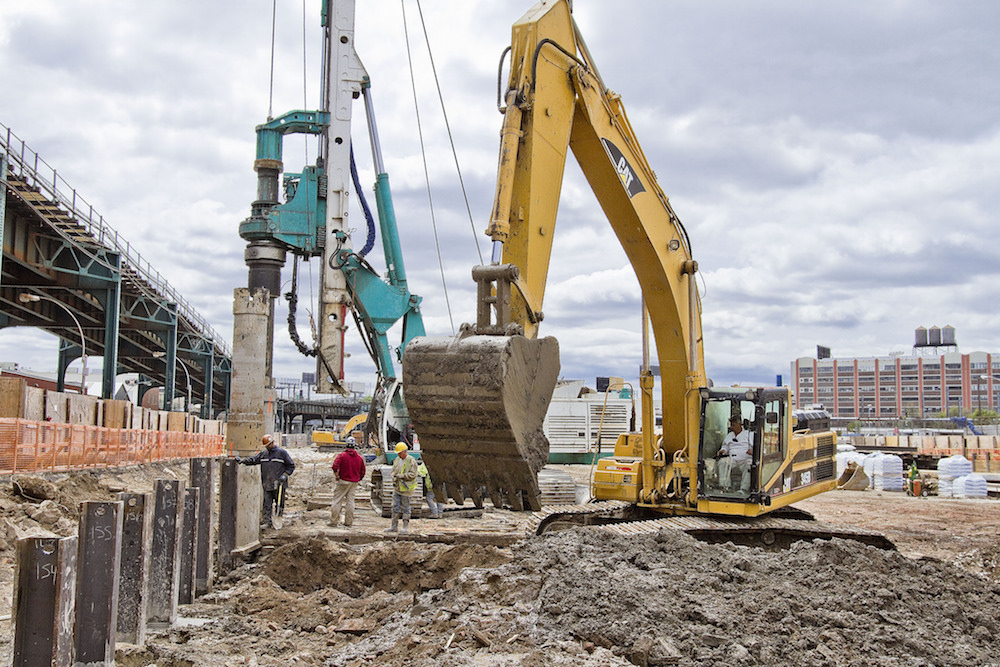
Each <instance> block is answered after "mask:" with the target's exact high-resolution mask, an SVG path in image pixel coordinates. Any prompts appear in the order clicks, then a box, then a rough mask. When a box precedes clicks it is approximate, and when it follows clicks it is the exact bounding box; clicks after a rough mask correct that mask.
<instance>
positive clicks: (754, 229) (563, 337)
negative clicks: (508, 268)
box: [0, 0, 1000, 384]
mask: <svg viewBox="0 0 1000 667" xmlns="http://www.w3.org/2000/svg"><path fill="white" fill-rule="evenodd" d="M318 4H319V3H318V2H317V1H316V0H306V2H305V13H306V16H305V37H306V45H305V51H306V57H307V63H308V64H307V66H306V68H305V70H304V69H303V3H302V2H301V1H299V0H296V1H294V2H293V1H291V0H278V3H277V12H278V16H277V31H276V32H277V36H276V53H275V58H274V62H275V79H274V94H273V101H270V102H269V68H270V54H271V49H270V41H271V10H272V3H271V2H270V1H263V0H242V1H240V2H235V1H228V2H201V1H198V2H196V1H194V0H173V1H171V2H162V3H149V2H133V1H131V0H103V1H93V2H75V3H68V2H58V1H57V0H32V2H22V1H21V0H0V90H3V95H2V96H0V122H2V123H3V124H4V125H7V126H9V127H10V128H11V129H12V131H13V132H14V133H15V134H16V135H17V136H18V137H20V138H22V139H23V140H24V141H25V142H26V143H27V144H28V145H29V146H30V147H31V148H33V149H34V150H36V151H37V152H38V153H39V154H40V155H41V157H42V158H43V159H44V160H46V161H47V162H48V163H49V164H51V165H53V166H54V167H56V168H57V169H58V170H59V173H60V175H61V176H62V177H63V178H65V179H66V180H67V181H68V182H69V183H71V184H72V185H73V186H74V187H76V188H77V190H78V191H79V193H80V195H81V196H82V197H83V198H85V199H86V200H87V201H89V202H90V203H92V204H93V205H94V208H95V210H97V211H99V212H100V213H101V214H102V215H103V216H104V218H105V220H107V221H108V222H109V223H110V224H111V225H112V226H113V227H115V228H116V229H117V230H118V231H119V232H120V233H121V234H122V235H123V236H124V237H125V238H126V239H128V240H129V241H130V242H131V243H132V244H133V245H134V246H136V247H137V248H138V249H139V252H140V253H141V254H142V255H143V257H144V258H146V259H148V260H149V261H150V262H151V263H152V265H153V266H154V267H155V268H156V269H157V270H158V271H160V272H161V273H162V274H164V275H165V276H166V277H167V278H168V279H169V280H170V281H171V283H172V284H173V285H174V286H175V287H176V288H177V289H178V290H179V291H180V292H181V293H182V294H184V295H185V297H186V298H187V300H188V301H190V302H191V303H192V304H194V306H195V307H196V308H197V309H198V310H199V311H200V312H201V313H202V314H203V315H204V316H205V317H206V318H207V319H208V320H209V321H210V322H211V324H212V326H213V327H214V328H215V329H216V330H217V331H218V332H219V333H220V334H222V335H223V336H224V337H225V338H226V339H227V340H231V335H232V314H231V307H232V292H233V289H234V288H235V287H237V286H240V285H245V282H246V267H245V265H244V264H243V248H244V246H245V243H244V242H243V241H242V240H241V239H240V238H239V236H238V234H237V227H238V225H239V223H240V221H242V220H243V219H244V218H246V217H247V216H248V215H249V212H250V203H251V201H252V200H253V199H254V195H255V188H256V177H255V174H254V172H253V160H254V138H255V136H254V126H255V125H257V124H259V123H261V122H263V121H264V120H265V119H266V117H267V114H268V109H269V106H272V107H273V111H274V115H279V114H281V113H283V112H285V111H288V110H291V109H297V108H302V107H303V106H307V107H309V108H316V107H317V106H318V97H319V69H318V63H319V55H320V54H319V51H320V41H319V39H320V29H319V27H318ZM358 4H359V7H358V12H357V22H356V44H357V49H358V52H359V54H360V56H361V58H362V60H363V62H364V64H365V66H366V68H367V70H368V72H369V75H370V76H371V80H372V85H373V94H374V100H375V108H376V113H377V115H378V121H379V129H380V135H381V141H382V147H383V153H384V157H385V160H386V166H387V169H388V172H389V175H390V180H391V184H392V188H393V194H394V199H395V207H396V212H397V216H398V218H399V224H400V235H401V239H402V244H403V252H404V256H405V261H406V268H407V272H408V276H409V279H410V287H411V290H412V291H413V292H415V293H417V294H420V295H421V296H422V297H423V299H424V301H423V303H424V310H423V313H424V318H425V324H426V326H427V329H428V333H430V334H435V335H448V334H450V333H452V322H454V326H456V327H457V326H458V325H459V324H460V323H461V322H464V321H470V320H472V319H473V318H474V315H475V296H474V295H475V292H474V285H473V283H472V280H471V277H470V268H471V267H472V266H473V265H474V264H477V263H478V262H479V257H478V254H477V251H476V244H477V243H478V244H479V246H480V247H481V248H482V252H483V253H484V254H485V255H486V256H487V258H488V253H489V250H488V247H489V246H488V240H487V239H486V238H485V237H484V236H482V234H481V231H482V230H483V229H484V228H485V226H486V223H487V217H488V214H489V211H490V207H491V204H492V197H493V189H494V183H495V177H496V174H495V166H496V156H497V147H498V141H499V139H498V137H499V128H500V122H501V117H500V115H499V114H498V112H497V110H496V76H497V64H498V61H499V57H500V54H501V51H502V50H503V48H504V47H505V46H506V45H508V44H509V43H510V24H511V23H512V22H513V21H514V20H516V19H517V18H518V17H519V16H520V15H521V14H522V13H523V12H524V11H525V10H526V9H527V8H528V7H529V6H530V2H528V1H526V0H525V1H523V2H521V1H505V2H496V1H495V0H494V1H490V2H486V1H481V2H471V1H469V0H424V2H422V3H421V6H422V10H423V17H424V19H425V21H426V30H427V34H428V35H429V39H430V47H431V49H432V53H433V57H434V61H435V63H436V65H437V68H438V75H439V77H440V81H441V85H442V94H443V98H444V103H445V106H446V109H447V112H448V118H449V121H450V123H451V130H452V134H453V138H454V142H455V145H456V148H457V152H458V162H459V164H460V166H461V168H462V177H463V179H464V182H465V185H466V189H467V196H468V200H469V205H470V207H471V211H472V216H473V222H472V223H470V220H469V216H468V213H467V212H466V207H465V203H464V200H463V196H462V192H461V189H460V186H459V179H458V176H457V174H456V170H455V166H454V160H453V158H452V157H451V153H450V148H449V143H448V136H447V134H446V132H445V129H444V123H443V120H442V114H441V109H440V105H439V103H438V97H437V92H436V90H435V88H434V85H433V79H432V77H431V75H430V70H429V66H428V56H427V44H426V43H425V41H424V37H423V31H422V28H421V24H420V17H419V15H418V12H417V4H416V2H415V1H414V0H404V2H403V3H402V4H403V5H405V7H406V12H407V21H408V25H409V30H410V46H411V49H412V51H413V57H414V68H415V75H416V79H417V89H418V92H417V98H418V103H419V116H420V119H421V121H422V134H423V139H424V144H425V146H426V150H427V164H428V168H429V171H430V178H431V186H430V189H431V193H430V194H431V199H432V200H433V204H434V209H433V218H434V220H435V221H436V225H437V233H438V236H439V238H440V240H441V252H442V255H441V262H442V263H443V266H444V273H445V278H446V285H447V293H448V297H449V298H448V301H449V302H450V309H451V313H450V315H449V310H448V307H447V305H446V301H445V298H444V289H443V288H442V281H441V271H440V268H439V260H438V254H437V251H436V250H435V246H434V243H433V237H434V234H433V229H432V226H431V220H432V216H431V208H430V206H429V204H428V200H429V198H428V193H427V187H426V183H425V180H424V168H423V164H424V160H423V158H422V157H421V152H420V141H419V136H420V132H419V131H418V125H417V122H416V115H417V114H416V113H415V111H414V99H413V93H412V90H411V82H410V74H409V65H408V60H407V53H406V47H405V44H406V41H405V38H404V31H403V14H402V8H401V3H400V2H399V1H397V0H364V1H363V2H359V3H358ZM574 5H575V10H574V12H575V16H576V19H577V22H578V23H579V25H580V28H581V31H582V32H583V34H584V37H585V39H586V41H587V44H588V46H589V47H590V50H591V53H592V54H593V56H594V58H595V60H596V62H597V65H598V67H599V69H600V72H601V74H602V76H603V78H604V80H605V83H606V84H607V85H608V86H609V87H610V88H611V89H613V90H614V91H616V92H617V93H619V94H620V95H621V96H622V98H623V100H624V103H625V106H626V109H627V111H628V113H629V117H630V120H631V122H632V125H633V126H634V127H635V130H636V133H637V134H638V136H639V139H640V141H641V143H642V146H643V148H644V150H645V152H646V155H647V157H648V159H649V162H650V163H651V165H652V166H653V168H654V169H655V170H656V173H657V176H658V178H659V181H660V184H661V186H662V188H663V190H664V191H665V192H666V193H667V194H668V195H669V196H670V198H671V201H672V203H673V206H674V208H675V210H676V211H677V213H678V214H679V216H680V217H681V220H682V221H683V222H684V224H685V226H686V227H687V230H688V233H689V235H690V237H691V242H692V246H693V251H694V257H695V259H697V260H698V262H699V265H700V269H701V279H702V303H703V308H704V315H703V323H704V340H705V354H706V368H707V370H708V373H709V375H710V376H711V377H712V378H713V379H714V380H715V382H716V384H732V383H747V384H772V383H774V381H775V375H776V374H778V373H781V374H785V375H787V373H788V365H789V362H790V361H791V360H793V359H795V358H796V357H799V356H807V355H809V356H811V355H813V354H815V347H816V345H817V344H822V345H827V346H830V347H831V348H832V349H833V353H834V356H855V355H859V356H863V355H880V354H888V353H890V352H905V353H909V352H910V350H911V347H912V344H913V330H914V329H915V328H916V327H918V326H921V325H922V326H927V327H929V326H931V325H939V326H944V325H946V324H950V325H952V326H954V327H956V329H957V339H958V343H959V345H960V349H961V350H962V351H965V352H970V351H973V350H984V351H988V352H996V351H998V350H1000V345H998V344H997V333H996V332H997V331H998V328H1000V312H998V310H997V308H996V305H995V304H996V301H997V299H996V296H997V293H998V288H997V285H998V284H1000V261H998V258H1000V225H998V224H997V213H996V212H997V211H998V210H1000V194H998V193H1000V188H998V186H997V184H998V181H1000V178H998V177H1000V78H998V76H997V73H998V72H1000V46H998V40H997V35H998V34H1000V3H997V2H995V0H983V1H978V2H977V1H961V2H929V1H917V0H894V1H885V2H875V3H873V2H862V1H844V2H836V3H815V2H810V3H801V2H792V1H790V0H789V1H785V2H767V1H761V2H752V3H749V2H742V1H737V0H733V1H728V2H727V1H716V2H710V3H708V2H696V1H693V0H691V1H676V2H654V1H652V0H647V1H640V0H617V1H616V2H606V1H601V0H576V2H575V3H574ZM303 83H305V85H306V91H305V94H304V93H303ZM304 100H305V101H304ZM354 138H355V142H356V144H357V146H358V150H356V153H357V158H358V161H359V167H360V169H361V179H362V182H363V183H364V184H365V188H366V190H367V191H368V192H367V193H366V194H369V196H370V185H371V183H373V181H374V171H373V169H372V167H371V153H370V150H369V149H368V145H367V141H368V140H367V132H366V130H365V127H364V117H363V109H362V107H361V105H360V104H359V105H356V106H355V133H354ZM286 146H287V148H286V153H285V167H286V169H287V170H289V171H299V170H300V168H301V165H302V160H303V159H304V157H303V156H304V153H305V152H306V151H307V150H308V158H309V160H310V161H312V160H313V159H314V158H315V152H316V151H315V144H314V143H311V144H309V145H308V149H306V148H305V146H306V145H305V142H304V140H303V139H301V138H296V139H291V140H288V141H286ZM571 162H572V160H571ZM560 213H561V215H560V221H559V224H558V227H557V233H556V239H555V248H554V251H553V262H552V267H551V270H550V274H549V283H548V290H547V294H546V301H545V305H544V311H545V314H546V320H545V323H544V325H543V329H542V332H543V334H546V335H554V336H556V337H557V338H558V339H559V340H560V345H561V350H562V368H563V370H562V374H563V376H564V377H566V378H580V379H586V380H587V381H588V382H589V383H593V381H594V377H595V376H601V375H621V376H625V377H628V378H632V377H635V376H636V374H637V369H638V367H639V363H640V354H641V348H640V333H639V321H640V319H639V318H640V307H639V288H638V284H637V282H636V280H635V277H634V275H633V273H632V271H631V268H630V267H629V265H628V262H627V260H626V258H625V255H624V253H623V252H622V251H621V250H620V249H619V247H618V244H617V241H616V240H615V237H614V235H613V233H612V231H611V228H610V226H609V225H608V224H607V222H606V220H605V219H604V217H603V214H602V212H601V210H600V208H599V206H598V204H597V202H596V200H595V199H594V197H593V195H592V194H590V192H589V189H588V187H587V185H586V182H585V181H584V179H583V177H582V175H581V173H580V172H579V169H578V168H577V167H576V166H575V164H571V165H570V166H569V168H568V171H567V179H566V181H565V183H564V189H563V195H562V205H561V209H560ZM353 215H354V219H355V220H356V221H360V220H361V219H362V218H361V216H360V214H359V213H354V214H353ZM358 224H360V223H358ZM473 227H474V228H475V230H476V232H477V233H476V234H474V233H473ZM362 244H363V239H359V240H358V241H356V244H355V245H356V246H360V245H362ZM377 248H378V246H377ZM370 259H371V261H372V263H373V264H375V265H376V266H378V267H381V264H380V258H379V257H378V253H377V252H375V253H373V255H372V256H371V257H370ZM312 264H313V266H312V267H311V275H312V277H313V280H314V281H315V280H316V279H317V278H318V265H317V264H316V262H315V261H314V262H313V263H312ZM286 274H287V275H286V278H287V277H290V265H289V266H286ZM309 275H310V269H309V268H306V267H304V268H303V269H302V276H303V277H308V276H309ZM316 294H317V291H316V288H312V289H310V287H309V285H308V284H306V283H305V282H303V284H301V285H300V298H301V301H300V311H302V312H303V313H304V312H305V311H306V310H308V308H309V307H308V303H309V301H310V299H311V300H312V301H313V302H315V299H316ZM313 308H315V306H314V307H313ZM285 312H286V311H285V306H284V303H283V302H281V305H280V306H279V316H278V319H279V322H283V321H284V317H285ZM300 322H301V333H302V334H303V337H304V338H306V339H307V340H308V338H309V336H308V321H307V319H306V318H305V316H303V317H301V318H300ZM276 339H277V340H278V341H279V342H278V347H277V350H276V365H275V375H276V376H278V377H289V378H291V377H299V376H300V375H301V373H302V372H303V371H311V370H313V363H312V362H311V360H307V359H305V358H304V357H300V356H299V355H298V353H297V352H296V351H295V348H294V347H293V346H292V344H291V343H290V342H288V337H287V335H286V334H285V333H284V331H283V330H282V329H281V327H280V325H279V333H278V334H277V335H276ZM394 339H395V340H397V341H398V334H395V335H394ZM348 349H349V350H350V352H351V354H352V357H351V358H350V359H349V360H348V363H347V371H348V380H353V381H361V382H371V381H372V378H373V372H374V366H373V364H372V363H371V362H370V360H368V358H367V355H366V353H365V351H364V348H363V347H362V345H361V342H360V338H359V337H358V335H357V332H356V331H354V330H353V329H352V330H351V331H350V332H349V333H348ZM56 350H57V344H56V342H55V339H54V338H52V337H51V336H48V335H47V334H44V333H42V332H34V331H29V330H22V329H16V330H14V329H7V330H4V331H0V360H15V361H19V362H21V363H22V364H23V365H26V366H29V367H31V368H34V369H37V370H48V369H53V368H54V367H55V365H56ZM95 362H96V360H95Z"/></svg>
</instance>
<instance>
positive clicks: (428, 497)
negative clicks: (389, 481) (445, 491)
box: [417, 461, 442, 519]
mask: <svg viewBox="0 0 1000 667" xmlns="http://www.w3.org/2000/svg"><path fill="white" fill-rule="evenodd" d="M417 475H419V476H420V478H421V479H422V480H424V502H425V503H427V510H428V511H429V512H430V517H431V518H432V519H440V518H441V512H442V507H441V503H439V502H438V501H437V498H435V497H434V482H432V481H431V474H430V473H429V472H428V471H427V465H426V464H425V463H424V462H423V461H419V462H418V463H417Z"/></svg>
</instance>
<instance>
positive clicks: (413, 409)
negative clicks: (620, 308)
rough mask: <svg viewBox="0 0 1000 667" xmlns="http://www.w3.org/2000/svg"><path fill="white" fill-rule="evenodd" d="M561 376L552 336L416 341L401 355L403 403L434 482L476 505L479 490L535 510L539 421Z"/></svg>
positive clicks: (543, 447)
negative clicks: (404, 395) (403, 388)
mask: <svg viewBox="0 0 1000 667" xmlns="http://www.w3.org/2000/svg"><path fill="white" fill-rule="evenodd" d="M558 377H559V344H558V342H557V341H556V339H555V338H540V339H530V338H525V337H524V336H466V337H460V338H415V339H413V340H412V341H410V342H409V343H408V344H407V346H406V351H405V352H404V353H403V385H404V386H405V387H406V407H407V410H408V411H409V413H410V419H411V420H412V422H413V427H414V429H415V430H416V433H417V436H418V437H419V439H420V451H421V456H422V457H423V459H424V461H426V463H427V468H428V469H429V470H430V473H431V477H432V478H433V480H434V483H435V486H440V485H441V484H443V485H444V487H445V489H446V490H447V491H446V492H447V494H448V495H450V496H451V497H452V498H453V499H454V500H455V502H457V503H459V504H461V503H462V502H464V500H465V498H466V496H468V497H471V498H472V500H473V501H474V502H475V504H476V506H477V507H481V506H482V501H483V494H484V493H485V494H488V495H490V497H491V499H492V500H493V504H494V505H497V506H501V505H502V504H507V505H510V506H511V507H513V508H514V509H516V510H524V509H531V510H535V511H537V510H538V509H539V507H540V501H539V497H540V492H539V487H538V471H539V470H541V469H542V466H544V465H545V463H546V462H547V461H548V457H549V442H548V440H547V439H546V438H545V435H544V433H543V432H542V421H543V420H544V418H545V412H546V411H547V410H548V407H549V401H550V400H551V399H552V390H553V389H554V388H555V385H556V380H558Z"/></svg>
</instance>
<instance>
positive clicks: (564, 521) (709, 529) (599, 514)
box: [528, 501, 896, 550]
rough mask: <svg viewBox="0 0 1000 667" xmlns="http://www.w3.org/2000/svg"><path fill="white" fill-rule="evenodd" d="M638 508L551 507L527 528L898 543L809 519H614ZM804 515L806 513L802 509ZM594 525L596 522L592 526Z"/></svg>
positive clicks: (614, 504)
mask: <svg viewBox="0 0 1000 667" xmlns="http://www.w3.org/2000/svg"><path fill="white" fill-rule="evenodd" d="M639 514H640V508H638V507H637V506H636V505H634V504H632V503H625V502H622V501H606V502H599V503H591V504H588V505H553V506H550V507H546V508H545V509H544V510H543V511H541V512H535V513H534V514H533V515H532V517H531V520H530V521H529V524H528V531H529V532H530V533H532V534H536V535H541V534H543V533H544V532H546V531H547V530H550V529H553V528H557V527H566V526H568V525H577V526H581V525H593V526H594V527H595V528H596V529H598V530H604V531H607V532H610V533H612V534H614V535H618V536H621V537H636V536H639V535H655V534H657V533H659V532H660V531H663V530H666V531H677V532H684V533H687V534H688V535H691V536H692V537H695V538H697V539H699V540H702V541H704V542H712V543H724V542H733V543H734V544H743V545H747V546H760V547H765V548H784V547H788V546H790V545H791V544H792V543H794V542H798V541H800V540H813V539H824V540H828V539H832V538H834V537H838V538H841V539H847V540H855V541H857V542H862V543H864V544H868V545H871V546H874V547H878V548H880V549H888V550H895V548H896V546H895V545H894V544H893V543H892V541H891V540H889V538H887V537H886V536H885V535H883V534H881V533H877V532H874V531H870V530H863V529H859V528H847V527H844V526H834V525H830V524H825V523H821V522H819V521H815V520H813V519H811V518H784V517H772V516H764V517H730V516H713V517H709V516H694V515H691V516H661V517H657V518H645V519H636V520H628V519H627V518H626V519H625V520H624V521H615V518H616V517H629V516H638V515H639ZM802 515H803V516H809V515H808V514H806V513H804V512H803V513H802ZM595 524H596V525H595Z"/></svg>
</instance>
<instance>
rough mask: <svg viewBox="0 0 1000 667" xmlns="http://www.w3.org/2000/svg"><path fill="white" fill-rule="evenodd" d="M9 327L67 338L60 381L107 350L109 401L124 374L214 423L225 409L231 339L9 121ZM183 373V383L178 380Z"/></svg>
mask: <svg viewBox="0 0 1000 667" xmlns="http://www.w3.org/2000/svg"><path fill="white" fill-rule="evenodd" d="M0 178H2V181H3V187H2V188H0V235H2V237H3V256H2V258H0V269H2V272H0V328H6V327H36V328H40V329H44V330H45V331H48V332H49V333H52V334H54V335H56V336H58V337H59V339H60V345H59V359H58V386H59V387H60V388H62V387H63V386H64V384H65V374H66V369H67V367H68V366H69V364H70V363H71V362H72V361H74V360H75V359H78V358H80V357H81V356H83V357H90V356H101V357H103V359H104V363H103V371H102V376H101V391H100V394H101V397H103V398H113V397H114V391H115V377H116V376H117V375H118V374H119V373H130V372H132V373H140V374H142V375H144V376H146V377H148V378H152V380H153V381H154V382H156V383H161V384H162V386H163V388H164V398H165V401H166V402H167V404H169V402H170V401H172V399H173V398H174V397H175V396H178V395H186V394H187V393H188V388H189V387H190V394H191V395H192V398H193V402H195V403H201V404H202V414H201V416H202V417H203V418H205V419H209V418H212V417H214V416H215V415H217V414H218V413H219V412H220V411H223V410H225V409H226V407H227V406H228V403H229V380H230V374H231V368H232V353H231V351H230V348H229V346H228V344H227V343H226V341H225V340H224V339H223V338H222V337H221V336H220V335H219V334H218V333H216V332H215V331H214V330H213V329H212V327H211V326H209V324H208V322H207V321H206V320H205V318H204V317H202V316H201V315H200V314H199V313H198V312H197V311H196V310H195V309H194V308H193V307H192V305H191V304H190V303H188V302H187V301H186V300H185V299H184V298H183V297H182V296H181V295H180V294H179V293H178V292H177V290H175V289H174V288H173V287H172V286H171V285H170V284H169V283H168V282H167V280H166V279H165V278H164V277H163V276H162V275H161V274H160V273H159V272H158V271H156V270H155V269H154V268H153V267H152V266H151V265H150V264H149V262H148V261H147V260H145V259H143V257H142V256H141V255H140V254H139V252H138V250H137V249H136V248H135V247H134V246H133V245H131V244H130V243H128V242H127V241H126V240H125V239H123V238H122V237H121V236H120V235H119V234H118V232H117V231H116V230H114V229H112V228H111V226H110V225H109V224H108V223H106V222H105V221H104V218H103V216H100V215H98V214H97V213H96V212H95V211H94V208H93V206H92V205H91V204H89V203H88V202H86V201H85V200H84V199H83V198H82V197H81V196H80V195H79V194H78V193H77V191H76V190H75V189H73V188H72V187H70V186H69V185H68V184H67V183H66V181H65V180H64V179H63V178H62V177H61V176H59V174H58V172H57V171H56V169H55V168H53V167H51V166H50V165H48V164H47V163H46V162H45V161H44V160H42V159H41V158H40V157H39V156H38V154H37V153H35V152H34V151H32V150H30V149H29V148H28V147H27V146H26V145H25V143H24V141H22V140H21V139H19V138H18V137H17V136H16V135H14V133H13V132H12V131H11V130H10V128H8V127H6V126H4V125H3V124H0ZM178 379H179V383H178Z"/></svg>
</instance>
